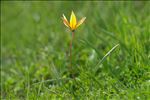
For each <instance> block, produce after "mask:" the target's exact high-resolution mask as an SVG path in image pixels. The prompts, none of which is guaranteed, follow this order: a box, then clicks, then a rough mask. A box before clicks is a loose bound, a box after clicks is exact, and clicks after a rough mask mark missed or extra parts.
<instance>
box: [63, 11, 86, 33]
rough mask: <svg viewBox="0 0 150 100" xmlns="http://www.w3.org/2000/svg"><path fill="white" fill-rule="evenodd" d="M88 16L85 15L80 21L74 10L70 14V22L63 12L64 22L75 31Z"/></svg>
mask: <svg viewBox="0 0 150 100" xmlns="http://www.w3.org/2000/svg"><path fill="white" fill-rule="evenodd" d="M85 19H86V17H83V18H82V19H81V20H80V21H79V22H78V21H77V19H76V16H75V14H74V12H73V11H72V13H71V16H70V23H69V22H68V20H67V18H66V17H65V15H64V14H63V17H62V20H63V23H64V24H65V25H66V26H67V27H68V28H70V29H71V31H75V30H76V28H78V27H79V26H80V25H81V24H82V23H83V22H84V21H85Z"/></svg>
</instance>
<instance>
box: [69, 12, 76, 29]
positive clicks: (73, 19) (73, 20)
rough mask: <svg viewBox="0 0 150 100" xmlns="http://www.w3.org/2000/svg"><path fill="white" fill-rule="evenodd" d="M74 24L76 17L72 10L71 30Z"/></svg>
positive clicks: (74, 26)
mask: <svg viewBox="0 0 150 100" xmlns="http://www.w3.org/2000/svg"><path fill="white" fill-rule="evenodd" d="M76 24H77V19H76V16H75V14H74V12H73V11H72V13H71V16H70V27H71V29H72V30H74V29H75V28H76Z"/></svg>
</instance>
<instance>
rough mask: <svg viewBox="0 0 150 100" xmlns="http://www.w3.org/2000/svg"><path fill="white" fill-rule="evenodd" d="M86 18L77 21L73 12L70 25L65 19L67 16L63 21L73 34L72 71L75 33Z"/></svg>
mask: <svg viewBox="0 0 150 100" xmlns="http://www.w3.org/2000/svg"><path fill="white" fill-rule="evenodd" d="M85 19H86V17H83V18H82V19H81V20H80V21H77V19H76V16H75V14H74V12H73V11H72V12H71V16H70V23H69V22H68V20H67V18H66V17H65V15H64V14H63V17H62V20H63V23H64V24H65V26H67V27H68V28H69V29H70V30H71V32H72V40H71V41H70V50H69V52H70V67H71V69H72V54H71V51H72V41H73V39H74V32H75V30H76V29H77V28H78V27H79V26H80V25H81V24H82V23H83V22H84V21H85Z"/></svg>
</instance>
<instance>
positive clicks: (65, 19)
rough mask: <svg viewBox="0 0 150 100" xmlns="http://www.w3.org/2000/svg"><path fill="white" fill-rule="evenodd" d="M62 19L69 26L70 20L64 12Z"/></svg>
mask: <svg viewBox="0 0 150 100" xmlns="http://www.w3.org/2000/svg"><path fill="white" fill-rule="evenodd" d="M62 20H63V23H64V24H65V25H66V26H67V27H69V22H68V20H67V18H66V17H65V15H64V14H63V17H62Z"/></svg>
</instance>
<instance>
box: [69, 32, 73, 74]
mask: <svg viewBox="0 0 150 100" xmlns="http://www.w3.org/2000/svg"><path fill="white" fill-rule="evenodd" d="M71 36H72V39H71V41H70V50H69V51H70V72H72V46H73V39H74V31H72V33H71Z"/></svg>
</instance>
